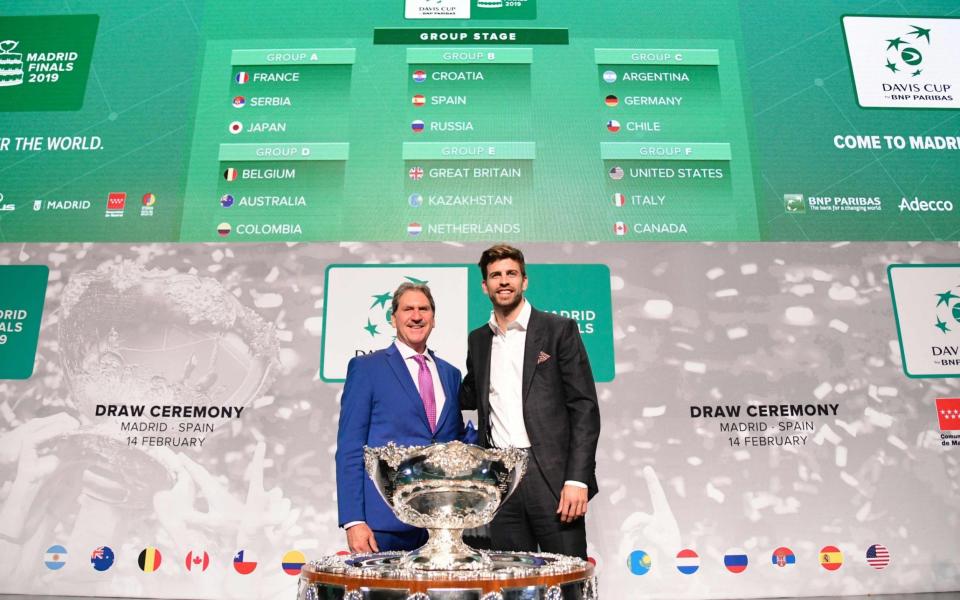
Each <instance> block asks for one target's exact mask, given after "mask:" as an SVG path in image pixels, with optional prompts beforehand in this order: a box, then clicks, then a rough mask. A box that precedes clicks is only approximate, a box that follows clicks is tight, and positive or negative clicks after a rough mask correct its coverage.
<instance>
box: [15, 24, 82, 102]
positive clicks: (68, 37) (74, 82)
mask: <svg viewBox="0 0 960 600" xmlns="http://www.w3.org/2000/svg"><path fill="white" fill-rule="evenodd" d="M99 22H100V17H99V16H97V15H57V16H44V17H0V111H46V110H79V109H80V108H81V107H82V106H83V96H84V93H85V92H86V89H87V75H88V73H89V72H90V60H91V58H92V56H93V45H94V40H95V39H96V37H97V25H98V23H99Z"/></svg>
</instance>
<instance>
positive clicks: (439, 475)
mask: <svg viewBox="0 0 960 600" xmlns="http://www.w3.org/2000/svg"><path fill="white" fill-rule="evenodd" d="M364 455H365V462H366V468H367V474H368V475H369V476H370V478H371V479H372V480H373V482H374V483H375V484H376V487H377V490H378V491H379V492H380V494H381V495H382V496H383V498H384V500H386V502H387V505H388V506H390V508H392V509H393V512H394V514H396V515H397V518H399V519H400V520H401V521H403V522H404V523H408V524H410V525H414V526H416V527H423V528H425V529H427V531H428V532H429V533H430V539H429V541H428V542H427V543H426V544H425V545H424V546H422V547H421V548H419V549H417V550H414V551H412V552H406V553H404V552H376V553H372V554H363V553H360V554H350V555H346V556H340V555H338V556H327V557H325V558H323V559H321V560H319V561H315V562H311V563H309V564H308V565H306V566H304V568H303V570H302V571H301V574H300V588H299V593H298V600H596V599H597V598H598V596H597V586H596V579H595V578H594V576H593V566H592V565H590V564H589V563H587V562H585V561H583V560H580V559H579V558H575V557H571V556H561V555H557V554H547V553H529V552H488V551H481V550H475V549H473V548H471V547H470V546H468V545H467V544H465V543H464V541H463V530H464V529H468V528H472V527H479V526H481V525H486V524H487V523H489V522H490V521H491V520H492V519H493V516H494V514H496V512H497V510H498V509H499V508H500V506H501V505H502V504H503V503H504V502H505V501H506V499H507V498H508V497H509V496H510V494H512V493H513V491H514V490H515V489H516V488H517V485H518V484H519V483H520V479H521V477H523V474H524V471H525V470H526V467H527V453H526V451H525V450H519V449H517V448H506V449H496V450H494V449H484V448H480V447H479V446H470V445H467V444H463V443H461V442H448V443H445V444H433V445H430V446H413V447H403V446H397V445H394V444H392V443H391V444H388V445H387V446H385V447H382V448H364Z"/></svg>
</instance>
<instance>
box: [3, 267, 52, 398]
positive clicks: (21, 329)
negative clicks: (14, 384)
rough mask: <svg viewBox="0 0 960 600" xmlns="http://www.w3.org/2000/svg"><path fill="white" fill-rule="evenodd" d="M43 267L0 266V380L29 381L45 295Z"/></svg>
mask: <svg viewBox="0 0 960 600" xmlns="http://www.w3.org/2000/svg"><path fill="white" fill-rule="evenodd" d="M49 271H50V270H49V269H48V268H47V267H46V266H45V265H7V266H0V379H28V378H29V377H30V376H31V375H32V374H33V361H34V358H35V357H36V354H37V340H38V338H39V337H40V317H41V316H42V315H43V298H44V296H45V295H46V292H47V276H48V274H49Z"/></svg>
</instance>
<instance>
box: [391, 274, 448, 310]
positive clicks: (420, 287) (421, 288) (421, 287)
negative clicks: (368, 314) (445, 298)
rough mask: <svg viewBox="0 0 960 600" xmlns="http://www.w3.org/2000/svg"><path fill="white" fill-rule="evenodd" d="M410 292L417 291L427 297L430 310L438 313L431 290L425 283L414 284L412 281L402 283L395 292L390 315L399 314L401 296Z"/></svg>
mask: <svg viewBox="0 0 960 600" xmlns="http://www.w3.org/2000/svg"><path fill="white" fill-rule="evenodd" d="M409 291H416V292H421V293H423V295H424V296H426V297H427V300H429V301H430V310H432V311H433V312H437V307H436V305H435V304H434V303H433V294H431V293H430V288H429V287H428V286H427V284H425V283H413V282H411V281H404V282H403V283H401V284H400V285H399V286H398V287H397V290H396V291H395V292H393V302H392V303H391V305H390V314H393V313H395V312H397V307H399V306H400V296H402V295H404V294H406V293H407V292H409Z"/></svg>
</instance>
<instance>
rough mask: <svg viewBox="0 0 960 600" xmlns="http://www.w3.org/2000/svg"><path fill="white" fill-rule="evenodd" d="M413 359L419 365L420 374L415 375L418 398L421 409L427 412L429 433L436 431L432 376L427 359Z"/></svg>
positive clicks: (420, 355)
mask: <svg viewBox="0 0 960 600" xmlns="http://www.w3.org/2000/svg"><path fill="white" fill-rule="evenodd" d="M413 359H414V360H416V361H417V363H419V364H420V372H419V373H418V374H417V376H418V379H419V382H420V398H421V399H422V400H423V408H424V410H426V411H427V422H428V423H430V432H431V433H432V432H434V431H436V430H437V399H436V397H435V396H434V395H433V375H431V374H430V367H428V366H427V357H426V356H424V355H422V354H414V355H413Z"/></svg>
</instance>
